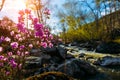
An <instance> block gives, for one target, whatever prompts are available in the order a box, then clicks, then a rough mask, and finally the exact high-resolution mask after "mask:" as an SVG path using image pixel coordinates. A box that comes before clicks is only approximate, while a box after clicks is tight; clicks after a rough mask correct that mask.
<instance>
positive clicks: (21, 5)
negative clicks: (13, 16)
mask: <svg viewBox="0 0 120 80" xmlns="http://www.w3.org/2000/svg"><path fill="white" fill-rule="evenodd" d="M15 3H16V6H15V7H16V8H17V9H18V10H21V9H25V8H26V5H25V0H15Z"/></svg>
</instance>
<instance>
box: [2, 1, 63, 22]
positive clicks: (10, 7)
mask: <svg viewBox="0 0 120 80" xmlns="http://www.w3.org/2000/svg"><path fill="white" fill-rule="evenodd" d="M0 1H1V0H0ZM23 1H24V0H6V1H5V4H4V7H3V9H2V11H1V12H0V18H2V17H4V16H8V17H9V18H10V19H12V20H13V21H15V22H16V21H17V16H18V11H19V10H21V9H23V8H24V7H23V5H25V4H22V6H21V3H22V2H23ZM64 1H65V0H50V2H51V3H52V5H58V6H60V5H61V4H62V3H64ZM18 2H19V3H18ZM51 13H53V12H52V9H51Z"/></svg>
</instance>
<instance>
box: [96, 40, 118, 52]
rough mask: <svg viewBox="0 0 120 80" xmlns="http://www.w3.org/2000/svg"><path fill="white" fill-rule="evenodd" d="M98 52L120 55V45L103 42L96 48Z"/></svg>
mask: <svg viewBox="0 0 120 80" xmlns="http://www.w3.org/2000/svg"><path fill="white" fill-rule="evenodd" d="M96 52H98V53H111V54H114V53H120V44H118V43H115V42H108V43H105V42H102V43H101V44H99V45H98V46H97V48H96Z"/></svg>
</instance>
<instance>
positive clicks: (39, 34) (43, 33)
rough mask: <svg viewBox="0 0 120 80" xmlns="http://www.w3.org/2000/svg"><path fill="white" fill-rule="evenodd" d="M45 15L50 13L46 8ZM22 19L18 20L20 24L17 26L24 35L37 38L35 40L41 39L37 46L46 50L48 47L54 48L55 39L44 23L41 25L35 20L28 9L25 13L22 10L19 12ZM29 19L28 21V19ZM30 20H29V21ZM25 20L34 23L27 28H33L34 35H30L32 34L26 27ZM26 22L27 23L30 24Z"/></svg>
mask: <svg viewBox="0 0 120 80" xmlns="http://www.w3.org/2000/svg"><path fill="white" fill-rule="evenodd" d="M44 14H47V15H49V14H50V12H49V10H48V9H47V8H46V9H45V11H44ZM19 15H20V17H19V18H18V21H19V23H18V24H17V26H18V29H19V30H20V31H21V32H23V33H27V35H29V36H35V38H39V41H36V42H38V43H37V44H38V45H40V46H43V47H44V48H46V47H47V46H49V47H52V46H53V45H52V43H51V40H52V39H53V36H52V35H51V34H50V31H49V29H48V28H47V27H46V26H45V25H44V24H43V23H39V22H40V21H39V19H38V18H34V17H33V16H32V14H31V11H30V10H28V9H26V10H25V11H23V10H21V11H20V12H19ZM26 18H27V19H26ZM28 19H29V20H28ZM25 20H28V21H30V22H31V23H32V25H30V26H28V25H29V24H28V23H26V24H28V25H27V26H28V27H31V28H33V29H34V35H33V34H30V33H32V32H30V31H28V30H27V28H26V27H25ZM28 21H26V22H28Z"/></svg>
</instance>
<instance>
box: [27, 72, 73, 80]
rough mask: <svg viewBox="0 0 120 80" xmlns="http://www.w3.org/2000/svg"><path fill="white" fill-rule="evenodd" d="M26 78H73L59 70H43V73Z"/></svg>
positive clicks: (34, 79)
mask: <svg viewBox="0 0 120 80" xmlns="http://www.w3.org/2000/svg"><path fill="white" fill-rule="evenodd" d="M26 80H74V79H73V78H72V77H70V76H67V75H66V74H64V73H61V72H45V73H43V74H39V75H35V76H32V77H29V78H27V79H26Z"/></svg>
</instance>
